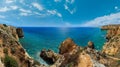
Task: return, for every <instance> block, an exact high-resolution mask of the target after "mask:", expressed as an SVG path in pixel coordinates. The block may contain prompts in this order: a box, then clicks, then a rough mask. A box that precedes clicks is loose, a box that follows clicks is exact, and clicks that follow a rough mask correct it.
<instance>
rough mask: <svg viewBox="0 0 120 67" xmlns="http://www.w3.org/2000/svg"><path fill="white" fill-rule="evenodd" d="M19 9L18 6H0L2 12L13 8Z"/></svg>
mask: <svg viewBox="0 0 120 67" xmlns="http://www.w3.org/2000/svg"><path fill="white" fill-rule="evenodd" d="M16 9H18V6H15V5H14V6H9V7H6V6H5V7H1V8H0V12H7V11H11V10H16Z"/></svg>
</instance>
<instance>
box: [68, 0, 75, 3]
mask: <svg viewBox="0 0 120 67" xmlns="http://www.w3.org/2000/svg"><path fill="white" fill-rule="evenodd" d="M66 2H67V3H70V4H73V3H74V2H75V0H66Z"/></svg>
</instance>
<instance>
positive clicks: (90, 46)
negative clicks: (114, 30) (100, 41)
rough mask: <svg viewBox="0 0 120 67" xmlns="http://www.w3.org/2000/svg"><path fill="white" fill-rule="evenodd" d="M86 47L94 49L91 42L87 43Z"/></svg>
mask: <svg viewBox="0 0 120 67" xmlns="http://www.w3.org/2000/svg"><path fill="white" fill-rule="evenodd" d="M88 47H89V48H92V49H94V43H93V42H92V41H89V42H88Z"/></svg>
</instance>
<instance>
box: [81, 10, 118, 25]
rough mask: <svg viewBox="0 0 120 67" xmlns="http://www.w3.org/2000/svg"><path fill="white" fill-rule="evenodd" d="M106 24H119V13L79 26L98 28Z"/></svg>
mask: <svg viewBox="0 0 120 67" xmlns="http://www.w3.org/2000/svg"><path fill="white" fill-rule="evenodd" d="M108 24H120V12H118V13H114V14H110V15H105V16H102V17H97V18H95V19H93V20H91V21H88V22H86V23H84V24H82V25H81V26H91V27H99V26H103V25H108Z"/></svg>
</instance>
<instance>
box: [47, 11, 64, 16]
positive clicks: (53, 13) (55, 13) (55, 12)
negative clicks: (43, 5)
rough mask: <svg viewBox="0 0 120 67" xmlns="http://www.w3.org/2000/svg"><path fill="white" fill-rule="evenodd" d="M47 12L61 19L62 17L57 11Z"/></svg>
mask: <svg viewBox="0 0 120 67" xmlns="http://www.w3.org/2000/svg"><path fill="white" fill-rule="evenodd" d="M47 12H48V13H49V14H51V15H57V16H59V17H62V15H61V13H59V12H57V11H56V10H47Z"/></svg>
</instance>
